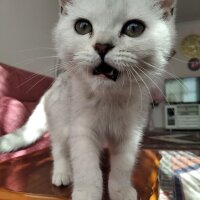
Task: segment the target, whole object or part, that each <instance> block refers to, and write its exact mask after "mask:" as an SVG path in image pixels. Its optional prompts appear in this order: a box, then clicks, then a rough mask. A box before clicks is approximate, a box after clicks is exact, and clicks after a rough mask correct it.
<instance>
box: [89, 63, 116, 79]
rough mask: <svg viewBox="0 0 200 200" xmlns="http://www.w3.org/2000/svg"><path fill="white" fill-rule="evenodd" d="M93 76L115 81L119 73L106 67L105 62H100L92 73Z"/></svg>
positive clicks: (110, 67) (108, 66)
mask: <svg viewBox="0 0 200 200" xmlns="http://www.w3.org/2000/svg"><path fill="white" fill-rule="evenodd" d="M93 75H95V76H98V75H104V76H105V77H106V78H108V79H110V80H113V81H116V80H117V78H118V76H119V71H118V70H116V69H115V68H113V67H112V66H110V65H108V64H107V63H105V62H102V63H101V64H100V65H99V66H97V67H96V68H95V69H94V71H93Z"/></svg>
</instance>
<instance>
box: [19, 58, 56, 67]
mask: <svg viewBox="0 0 200 200" xmlns="http://www.w3.org/2000/svg"><path fill="white" fill-rule="evenodd" d="M49 58H58V56H44V57H37V58H31V59H27V60H24V61H22V62H20V63H16V65H20V66H26V65H29V64H31V63H32V62H34V61H38V60H45V59H49Z"/></svg>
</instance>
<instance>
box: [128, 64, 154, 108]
mask: <svg viewBox="0 0 200 200" xmlns="http://www.w3.org/2000/svg"><path fill="white" fill-rule="evenodd" d="M131 69H132V70H133V71H134V73H135V74H137V76H138V77H139V78H140V80H141V81H142V82H143V84H144V85H145V87H146V89H147V92H148V93H149V96H150V98H151V101H152V104H153V107H155V105H154V99H153V97H152V94H151V91H150V89H149V87H148V85H147V84H146V82H145V81H144V80H143V78H142V77H141V76H140V74H139V73H138V72H137V71H136V70H135V69H134V68H133V67H131Z"/></svg>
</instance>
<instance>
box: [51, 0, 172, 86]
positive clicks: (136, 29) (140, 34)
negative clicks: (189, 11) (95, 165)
mask: <svg viewBox="0 0 200 200" xmlns="http://www.w3.org/2000/svg"><path fill="white" fill-rule="evenodd" d="M59 2H60V19H59V22H58V24H57V26H56V28H55V31H54V35H55V44H56V48H57V52H58V56H59V57H60V58H61V60H62V62H63V64H64V65H65V66H66V70H67V71H68V72H69V73H71V74H73V75H75V76H80V78H82V79H84V80H85V81H86V82H87V83H88V84H89V85H91V88H93V89H96V88H97V87H103V88H105V87H106V88H111V87H112V88H113V87H115V86H116V88H118V89H119V87H123V85H126V84H129V83H131V84H135V83H137V82H138V81H139V82H142V83H143V80H144V81H149V82H151V79H149V78H148V76H149V77H152V75H155V76H156V75H157V74H158V73H160V72H162V71H163V67H164V65H165V64H166V63H167V60H168V58H169V56H170V52H171V50H172V48H173V43H174V37H175V28H174V18H175V11H174V10H175V4H176V0H92V1H91V0H59Z"/></svg>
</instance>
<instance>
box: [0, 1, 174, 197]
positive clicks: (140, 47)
mask: <svg viewBox="0 0 200 200" xmlns="http://www.w3.org/2000/svg"><path fill="white" fill-rule="evenodd" d="M159 1H167V0H118V1H116V0H101V1H99V0H93V1H90V0H73V1H72V2H71V3H67V4H65V5H63V2H65V1H62V4H61V5H62V6H65V7H64V10H65V11H64V12H63V14H62V15H61V16H60V20H59V22H58V24H57V26H56V28H55V31H54V38H55V45H56V48H57V51H58V56H59V57H60V58H61V60H62V63H63V66H64V68H65V70H66V72H64V73H63V74H62V75H60V77H59V78H58V79H57V80H56V82H55V83H54V85H53V86H52V88H51V89H49V91H48V92H47V93H46V94H45V95H44V97H43V98H42V101H41V102H40V104H39V105H38V107H37V108H36V111H35V112H34V113H33V115H32V117H31V118H30V120H29V121H28V123H27V124H26V125H25V126H24V127H23V128H22V129H19V130H18V131H17V134H18V132H23V131H24V130H27V131H26V132H23V134H22V138H23V139H22V140H21V141H20V142H19V143H17V144H15V142H12V141H11V140H12V138H13V137H14V136H11V135H8V136H5V137H3V138H1V139H0V151H10V150H13V149H17V148H19V147H21V146H25V145H27V144H30V143H31V142H33V141H35V140H36V139H38V138H39V137H40V134H38V130H39V129H40V128H41V127H40V126H39V127H40V128H39V129H38V125H39V124H40V122H42V121H40V120H39V119H38V118H37V117H34V116H35V115H36V114H37V116H38V117H39V116H40V115H41V116H42V118H43V119H45V118H47V124H48V130H49V131H50V134H51V139H52V154H53V158H54V169H53V177H52V183H53V184H55V185H57V186H60V185H67V184H68V183H69V182H70V181H73V184H74V189H73V194H72V199H73V200H100V199H101V196H102V175H101V171H100V168H99V155H100V152H101V150H102V147H103V146H104V145H105V144H109V148H110V153H111V173H110V179H109V191H110V196H111V199H112V200H136V199H137V195H136V191H135V190H134V189H133V188H132V186H131V181H130V177H131V172H132V168H133V166H134V164H135V160H136V157H137V150H138V146H139V143H140V140H141V136H142V131H143V128H144V126H145V124H146V118H147V110H148V103H149V93H150V92H149V88H150V87H151V85H154V83H155V77H157V76H160V75H161V74H162V73H161V72H162V70H163V68H164V65H165V64H166V63H167V61H166V60H167V59H166V58H167V56H168V55H169V54H170V50H171V48H172V47H173V40H174V35H175V31H174V18H173V17H171V18H169V19H167V20H163V19H162V15H163V13H164V11H165V10H164V9H166V8H162V9H161V8H160V6H159V5H160V4H157V6H155V5H156V3H158V2H159ZM167 9H168V8H167ZM65 13H67V15H66V14H65ZM77 18H86V19H88V20H89V21H90V22H91V24H92V25H93V30H94V33H93V35H92V36H90V35H88V34H87V35H79V34H77V33H76V32H75V30H74V23H75V20H76V19H77ZM135 18H136V19H140V20H143V21H144V22H145V24H146V30H145V32H144V33H143V34H142V35H141V36H139V37H136V38H130V37H128V36H121V37H119V33H120V30H121V29H122V26H123V24H124V23H125V22H126V21H128V20H130V19H135ZM99 42H100V43H108V42H109V43H110V42H111V43H113V44H114V46H115V47H114V48H113V49H112V50H111V51H109V52H108V54H107V55H106V56H105V62H107V63H109V64H110V65H112V66H113V67H115V68H116V69H118V70H119V71H120V74H121V75H120V76H119V78H118V79H117V81H116V82H114V81H112V80H108V79H106V78H103V77H101V76H94V75H92V73H91V71H92V70H93V69H94V68H95V67H96V66H98V65H99V63H100V62H101V59H100V57H99V55H98V54H97V52H96V51H95V50H94V48H93V46H94V45H95V44H96V43H99ZM141 70H142V71H143V72H142V71H141ZM144 72H145V73H144ZM42 107H44V110H45V116H44V113H43V112H41V111H42V110H43V109H41V111H40V112H37V110H40V108H42ZM44 121H45V120H44ZM33 124H36V125H33ZM41 130H42V129H41ZM33 131H35V133H36V135H35V138H31V141H30V139H29V137H28V132H32V133H33ZM42 131H43V130H42ZM10 142H11V146H9V147H8V145H7V144H9V143H10ZM72 172H73V175H72Z"/></svg>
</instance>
